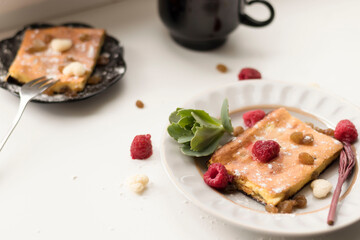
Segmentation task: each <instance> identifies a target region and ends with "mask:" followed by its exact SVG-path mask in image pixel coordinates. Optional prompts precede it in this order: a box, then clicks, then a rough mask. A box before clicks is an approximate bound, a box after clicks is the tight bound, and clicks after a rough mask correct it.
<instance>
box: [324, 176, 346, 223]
mask: <svg viewBox="0 0 360 240" xmlns="http://www.w3.org/2000/svg"><path fill="white" fill-rule="evenodd" d="M343 183H344V179H343V178H341V177H339V179H338V183H337V185H336V188H335V191H334V194H333V197H332V200H331V204H330V210H329V215H328V219H327V223H328V224H329V225H333V224H334V222H335V214H336V207H337V203H338V202H339V197H340V193H341V187H342V185H343Z"/></svg>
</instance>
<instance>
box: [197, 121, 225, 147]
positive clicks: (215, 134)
mask: <svg viewBox="0 0 360 240" xmlns="http://www.w3.org/2000/svg"><path fill="white" fill-rule="evenodd" d="M223 134H224V129H223V128H222V127H208V126H200V127H198V128H197V131H196V132H195V135H194V138H193V139H191V142H190V147H191V150H193V151H199V152H200V151H203V150H204V149H206V148H207V147H208V146H209V145H210V144H211V143H212V142H213V141H214V140H215V139H218V138H221V137H222V135H223Z"/></svg>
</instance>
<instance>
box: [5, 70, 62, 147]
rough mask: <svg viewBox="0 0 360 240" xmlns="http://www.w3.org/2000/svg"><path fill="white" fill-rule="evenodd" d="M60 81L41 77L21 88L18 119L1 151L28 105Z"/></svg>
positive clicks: (7, 135)
mask: <svg viewBox="0 0 360 240" xmlns="http://www.w3.org/2000/svg"><path fill="white" fill-rule="evenodd" d="M57 81H58V80H52V79H51V78H48V79H47V78H46V77H40V78H37V79H34V80H32V81H30V82H28V83H26V84H24V85H23V86H22V87H21V88H20V104H19V109H18V112H17V114H16V117H15V119H14V121H13V123H12V126H11V128H10V130H9V131H8V133H7V134H6V136H5V138H4V139H3V140H2V142H1V143H0V151H1V150H2V149H3V147H4V145H5V143H6V142H7V140H8V139H9V137H10V135H11V133H12V132H13V131H14V129H15V127H16V125H17V124H18V122H19V120H20V118H21V116H22V114H23V112H24V110H25V107H26V105H27V104H28V103H29V102H30V100H31V99H33V98H34V97H36V96H37V95H39V94H40V93H42V92H44V91H45V90H46V89H48V88H49V87H51V86H52V85H54V84H55V83H56V82H57Z"/></svg>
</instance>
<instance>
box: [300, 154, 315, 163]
mask: <svg viewBox="0 0 360 240" xmlns="http://www.w3.org/2000/svg"><path fill="white" fill-rule="evenodd" d="M299 161H300V163H302V164H305V165H313V164H314V158H313V156H311V155H310V154H309V153H307V152H302V153H300V154H299Z"/></svg>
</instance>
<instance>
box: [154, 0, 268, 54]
mask: <svg viewBox="0 0 360 240" xmlns="http://www.w3.org/2000/svg"><path fill="white" fill-rule="evenodd" d="M254 3H261V4H264V5H265V6H266V7H267V8H268V9H269V11H270V17H269V18H268V19H267V20H265V21H257V20H255V19H253V18H251V17H250V16H248V15H246V14H245V12H244V7H245V5H246V4H254ZM158 7H159V14H160V18H161V20H162V21H163V22H164V24H165V25H166V26H167V28H168V29H169V31H170V34H171V36H172V37H173V39H174V40H175V41H176V42H178V43H179V44H181V45H183V46H185V47H188V48H191V49H196V50H209V49H213V48H216V47H219V46H221V45H222V44H223V43H224V42H225V41H226V38H227V36H228V35H229V33H230V32H232V31H233V30H234V29H235V28H236V27H237V26H238V25H239V23H243V24H246V25H249V26H253V27H262V26H266V25H268V24H269V23H270V22H271V21H272V20H273V18H274V15H275V13H274V9H273V7H272V6H271V5H270V4H269V3H268V2H266V1H263V0H253V1H250V2H246V1H244V0H159V1H158Z"/></svg>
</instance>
